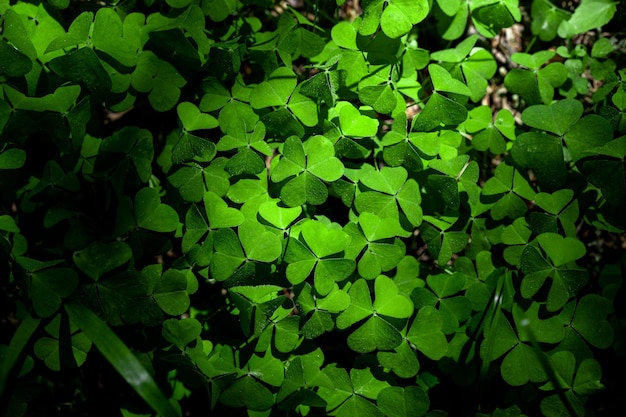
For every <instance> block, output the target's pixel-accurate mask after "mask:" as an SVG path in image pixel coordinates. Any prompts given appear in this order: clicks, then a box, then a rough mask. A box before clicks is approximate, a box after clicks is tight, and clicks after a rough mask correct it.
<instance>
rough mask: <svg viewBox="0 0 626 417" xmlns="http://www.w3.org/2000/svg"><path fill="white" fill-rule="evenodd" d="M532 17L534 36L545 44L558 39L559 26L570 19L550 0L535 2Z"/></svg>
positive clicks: (531, 27) (567, 14)
mask: <svg viewBox="0 0 626 417" xmlns="http://www.w3.org/2000/svg"><path fill="white" fill-rule="evenodd" d="M531 16H532V24H531V26H530V29H531V30H532V33H533V35H535V36H539V39H541V40H542V41H544V42H545V41H551V40H552V39H554V38H555V37H556V34H557V30H558V28H559V25H560V24H561V22H563V21H564V20H566V19H568V18H569V13H567V12H566V11H565V10H562V9H559V8H558V7H555V6H554V4H552V3H551V2H550V1H549V0H541V1H535V2H533V4H532V7H531Z"/></svg>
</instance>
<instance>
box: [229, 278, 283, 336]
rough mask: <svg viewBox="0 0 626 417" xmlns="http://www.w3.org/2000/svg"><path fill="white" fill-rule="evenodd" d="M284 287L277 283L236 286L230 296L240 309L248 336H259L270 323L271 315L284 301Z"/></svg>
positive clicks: (241, 319) (244, 329)
mask: <svg viewBox="0 0 626 417" xmlns="http://www.w3.org/2000/svg"><path fill="white" fill-rule="evenodd" d="M281 290H282V288H281V287H278V286H275V285H256V286H236V287H232V288H231V289H230V290H229V294H230V297H231V298H232V300H233V302H234V303H235V305H236V306H237V308H238V309H239V310H240V316H239V317H240V323H241V329H242V330H243V332H244V334H245V335H246V337H249V336H250V335H255V336H259V335H260V334H261V333H262V332H263V330H264V329H265V328H266V327H267V326H268V325H269V323H270V321H269V319H270V317H272V315H273V314H274V312H275V311H276V310H277V309H278V308H279V307H280V305H281V304H282V302H283V301H284V296H282V295H280V294H281V293H282V291H281Z"/></svg>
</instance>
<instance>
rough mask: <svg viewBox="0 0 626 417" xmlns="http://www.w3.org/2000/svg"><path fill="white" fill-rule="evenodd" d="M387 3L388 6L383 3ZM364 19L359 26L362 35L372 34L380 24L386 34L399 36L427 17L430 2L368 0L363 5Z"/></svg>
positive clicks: (422, 0)
mask: <svg viewBox="0 0 626 417" xmlns="http://www.w3.org/2000/svg"><path fill="white" fill-rule="evenodd" d="M385 3H386V6H387V7H384V10H383V5H384V4H385ZM362 7H363V20H362V22H361V26H360V27H359V33H360V34H361V35H371V34H373V33H374V32H375V31H376V30H377V29H378V25H379V24H380V27H381V29H382V30H383V32H384V33H385V35H387V36H389V37H390V38H398V37H400V36H402V35H404V34H406V33H407V32H409V31H410V30H411V28H412V27H413V25H415V24H417V23H419V22H421V21H422V20H424V19H425V18H426V16H427V15H428V12H429V11H430V4H429V3H428V1H426V0H418V1H412V2H406V1H402V0H389V1H384V0H367V1H365V2H364V4H363V5H362Z"/></svg>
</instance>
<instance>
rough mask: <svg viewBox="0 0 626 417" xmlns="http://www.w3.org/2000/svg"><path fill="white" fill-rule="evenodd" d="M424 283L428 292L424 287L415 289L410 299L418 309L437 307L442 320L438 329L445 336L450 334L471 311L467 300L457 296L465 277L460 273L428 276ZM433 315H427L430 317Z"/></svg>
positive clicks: (462, 286) (463, 284) (463, 285)
mask: <svg viewBox="0 0 626 417" xmlns="http://www.w3.org/2000/svg"><path fill="white" fill-rule="evenodd" d="M426 283H427V284H428V287H429V288H430V290H429V289H427V288H425V287H418V288H415V289H414V290H413V292H412V293H411V299H412V300H413V302H414V304H415V306H416V307H417V308H420V309H421V308H422V307H424V306H431V307H434V306H437V308H438V311H439V314H440V315H441V318H440V319H441V320H442V321H441V323H442V324H441V326H440V327H439V329H440V330H441V331H443V332H444V333H446V334H449V333H452V332H453V331H454V330H455V329H457V328H458V327H459V323H462V322H464V321H465V320H467V318H468V317H469V315H470V313H471V309H472V307H471V303H470V301H469V299H467V298H465V297H463V296H461V295H458V293H459V292H460V291H461V290H462V289H463V288H464V287H465V276H464V275H463V274H461V273H455V274H453V275H447V274H437V275H430V276H429V277H428V278H427V279H426ZM431 290H432V292H431ZM433 314H434V313H429V315H431V316H432V315H433ZM437 320H439V319H437Z"/></svg>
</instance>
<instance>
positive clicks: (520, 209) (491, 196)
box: [482, 163, 535, 220]
mask: <svg viewBox="0 0 626 417" xmlns="http://www.w3.org/2000/svg"><path fill="white" fill-rule="evenodd" d="M482 196H484V198H483V199H482V200H484V201H485V202H486V203H491V202H493V203H494V205H493V206H492V207H491V211H490V213H491V217H492V218H494V219H495V220H500V219H503V218H505V217H510V218H512V219H515V218H517V217H520V216H523V215H524V213H526V211H527V210H528V208H527V207H526V204H525V203H524V201H523V200H522V198H525V199H527V200H533V199H534V197H535V191H534V190H533V189H532V188H531V186H530V184H529V182H528V180H527V179H526V178H524V177H523V176H522V174H521V173H520V172H519V171H518V170H516V169H515V168H514V167H512V166H510V165H507V164H506V163H503V164H500V165H498V166H497V167H496V170H495V173H494V177H492V178H490V179H489V180H488V181H487V182H486V183H485V186H484V187H483V191H482Z"/></svg>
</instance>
